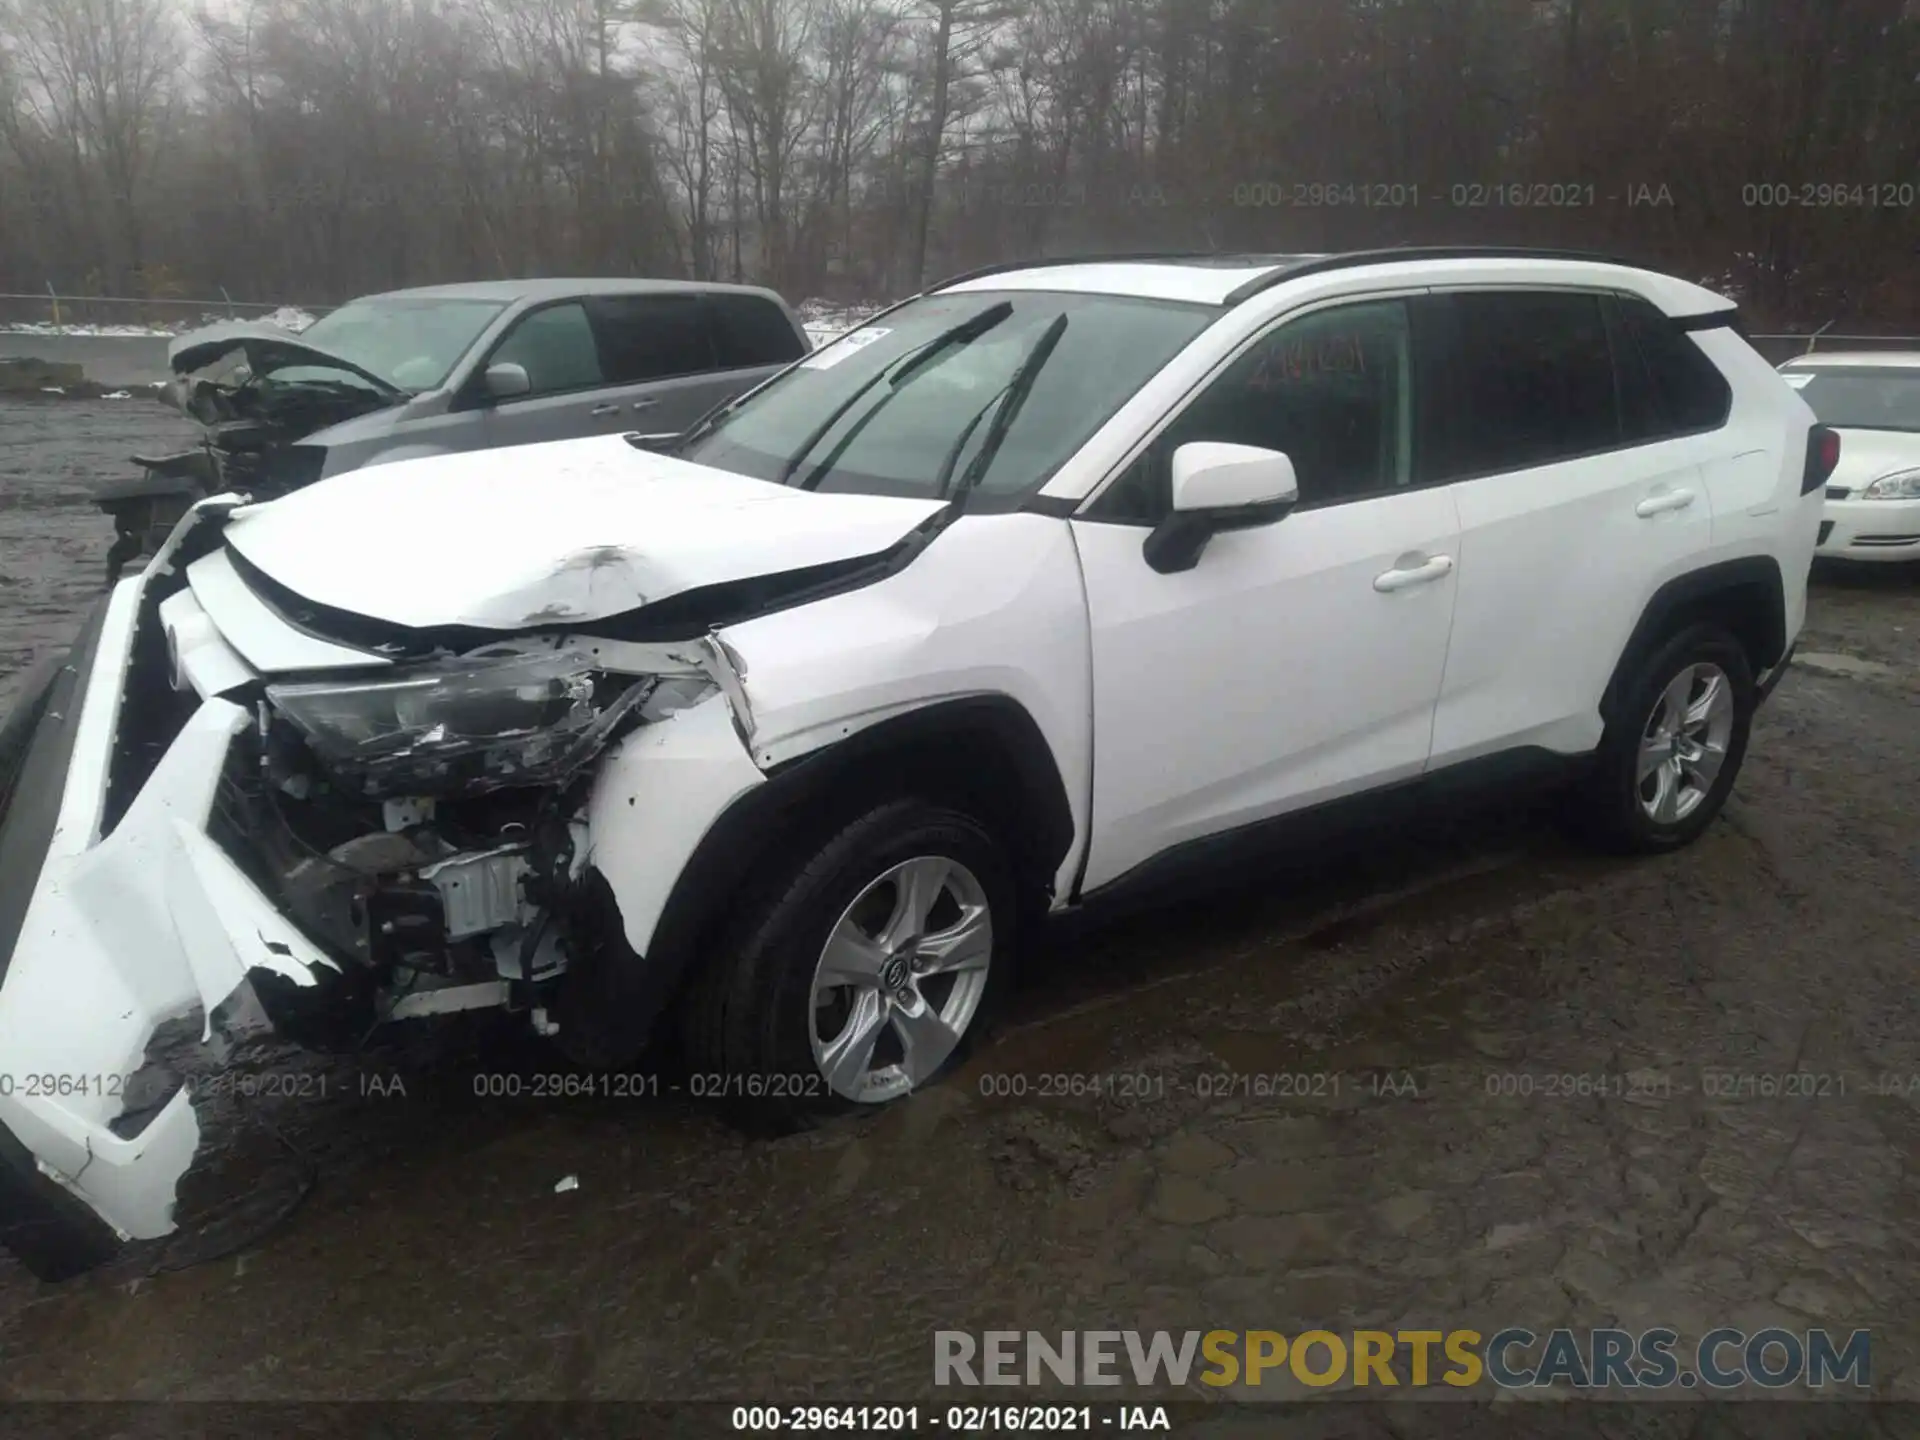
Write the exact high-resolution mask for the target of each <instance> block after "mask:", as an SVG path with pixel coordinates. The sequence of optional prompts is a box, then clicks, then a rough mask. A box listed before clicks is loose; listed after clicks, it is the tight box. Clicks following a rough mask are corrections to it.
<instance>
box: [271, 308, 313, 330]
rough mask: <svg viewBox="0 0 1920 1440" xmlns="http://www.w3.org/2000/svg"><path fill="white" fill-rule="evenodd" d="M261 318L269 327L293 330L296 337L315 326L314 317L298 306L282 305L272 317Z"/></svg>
mask: <svg viewBox="0 0 1920 1440" xmlns="http://www.w3.org/2000/svg"><path fill="white" fill-rule="evenodd" d="M260 318H261V319H263V320H265V321H266V323H267V324H269V325H278V326H280V328H281V329H283V330H291V331H293V333H294V334H296V335H298V334H299V333H300V332H301V331H302V330H304V329H306V328H307V327H308V326H309V325H311V324H313V316H312V315H310V314H308V313H307V312H306V311H305V310H302V309H301V308H300V307H299V306H298V305H282V306H281V307H280V308H279V309H278V310H276V311H274V312H273V313H272V314H271V315H263V316H261V317H260Z"/></svg>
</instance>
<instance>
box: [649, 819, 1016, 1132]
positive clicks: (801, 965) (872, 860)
mask: <svg viewBox="0 0 1920 1440" xmlns="http://www.w3.org/2000/svg"><path fill="white" fill-rule="evenodd" d="M928 855H933V856H940V857H944V858H946V859H950V860H956V861H958V862H960V864H961V865H963V866H965V867H966V869H967V870H969V871H971V872H972V875H973V877H974V878H975V879H977V880H978V881H979V883H980V887H981V889H982V890H983V891H984V894H985V899H986V904H987V906H988V909H989V914H990V917H991V921H992V925H993V945H992V951H991V960H990V963H989V968H988V972H987V981H986V986H985V993H984V994H983V996H982V998H981V1000H980V1003H979V1005H978V1008H977V1009H976V1011H975V1012H974V1015H973V1019H972V1021H971V1023H970V1024H969V1025H968V1026H967V1028H966V1031H965V1032H964V1034H963V1035H962V1037H961V1040H960V1043H959V1044H958V1045H957V1046H956V1047H955V1048H954V1050H953V1052H952V1053H951V1054H950V1055H949V1056H948V1057H947V1058H946V1061H945V1062H944V1063H943V1064H942V1065H940V1066H939V1068H938V1069H937V1070H936V1071H934V1072H933V1073H932V1074H931V1075H930V1076H928V1077H927V1078H926V1079H924V1080H922V1081H920V1082H919V1084H918V1085H916V1086H915V1087H914V1088H916V1089H923V1088H925V1086H926V1085H927V1084H929V1083H932V1082H933V1081H935V1080H937V1079H939V1078H940V1077H941V1076H944V1075H945V1074H947V1073H948V1072H950V1071H951V1070H952V1069H953V1068H954V1067H956V1066H957V1065H959V1064H961V1063H962V1062H963V1061H964V1060H965V1058H966V1056H967V1055H968V1053H969V1052H970V1051H971V1050H972V1049H973V1047H974V1046H975V1045H976V1044H978V1042H979V1041H980V1039H981V1037H982V1035H983V1034H984V1033H985V1031H986V1029H987V1027H988V1026H989V1025H990V1024H991V1021H992V1016H993V1012H994V1010H995V1008H996V1005H997V1002H998V1001H999V999H1000V997H1001V996H1002V995H1004V994H1005V993H1006V988H1007V985H1008V982H1009V979H1010V976H1011V973H1012V970H1013V962H1014V957H1015V954H1016V953H1017V949H1018V936H1017V934H1016V926H1017V918H1016V917H1017V910H1016V903H1015V902H1016V893H1017V892H1016V887H1015V883H1014V876H1013V870H1012V866H1011V864H1010V862H1009V861H1008V859H1007V855H1006V852H1005V850H1004V849H1003V848H1002V847H1001V845H1000V844H999V842H998V841H997V840H995V838H994V837H993V835H992V834H991V833H990V832H989V831H988V829H987V828H986V826H984V825H982V824H981V823H980V822H979V821H978V820H976V819H974V818H973V817H972V816H970V815H966V814H963V813H962V812H960V811H958V810H954V809H950V808H948V807H946V806H943V805H936V804H932V803H930V802H927V801H924V800H919V799H910V798H902V799H894V800H889V801H886V802H885V803H882V804H879V805H876V806H874V807H873V808H871V809H869V810H867V811H866V812H865V813H864V814H862V815H860V816H859V817H858V818H857V819H855V820H853V821H851V822H849V823H847V824H844V825H841V826H839V827H838V828H837V829H836V830H834V831H833V832H832V833H831V834H830V835H828V836H827V837H826V838H825V839H824V840H823V841H822V842H821V843H819V844H816V845H811V846H808V847H807V853H804V854H801V855H797V856H795V857H793V858H792V860H791V861H789V862H787V863H785V864H781V863H775V864H774V865H772V866H771V867H770V868H768V869H767V870H766V871H764V872H763V873H762V875H761V876H760V883H759V884H758V885H757V886H755V887H753V888H752V890H751V891H750V893H749V895H748V896H746V897H743V899H744V901H745V903H744V904H743V905H742V907H741V911H740V914H739V917H738V919H737V921H736V922H735V923H734V924H733V926H732V927H731V928H730V929H729V930H728V931H727V932H726V934H725V935H724V937H723V939H722V942H721V943H720V944H719V945H718V946H717V947H716V948H715V950H714V952H713V953H711V954H709V955H706V956H704V957H702V960H701V966H702V968H701V970H700V972H699V973H698V975H696V977H695V979H694V982H693V984H692V985H691V986H689V988H688V991H687V993H686V995H685V997H684V998H683V1000H682V1002H681V1006H682V1008H681V1015H680V1020H681V1038H682V1044H683V1049H684V1058H685V1063H686V1066H687V1072H688V1081H689V1089H690V1090H692V1091H693V1092H694V1093H695V1094H697V1095H700V1094H704V1095H705V1096H707V1097H709V1098H712V1099H714V1100H715V1101H716V1102H717V1103H718V1104H719V1105H720V1107H721V1110H722V1112H723V1114H724V1115H725V1116H726V1118H727V1119H728V1120H729V1121H731V1122H732V1123H733V1124H734V1125H736V1126H737V1127H739V1128H741V1129H744V1130H747V1131H749V1132H750V1133H753V1134H759V1135H782V1134H790V1133H793V1132H794V1131H796V1130H802V1129H807V1128H811V1127H812V1126H815V1125H818V1124H820V1123H821V1122H823V1121H825V1120H828V1119H831V1118H832V1117H834V1116H836V1115H843V1114H847V1113H851V1112H867V1113H872V1112H874V1111H877V1110H880V1109H883V1108H885V1104H886V1103H889V1102H882V1103H879V1104H868V1103H861V1102H858V1101H854V1100H850V1099H846V1098H843V1097H842V1096H840V1095H837V1094H834V1093H833V1092H832V1091H831V1090H830V1089H829V1088H828V1086H827V1085H826V1083H825V1081H824V1079H823V1077H822V1075H821V1072H820V1068H819V1066H818V1064H817V1063H816V1061H815V1059H814V1053H813V1044H812V1027H813V1025H814V1023H815V1016H814V1008H813V980H814V973H815V968H816V966H817V965H818V963H819V961H820V957H821V953H822V951H823V949H824V948H825V945H826V941H827V938H828V936H829V934H830V933H831V931H832V930H833V927H834V926H835V925H836V924H837V923H838V922H839V920H840V918H841V916H842V915H844V914H846V913H847V911H848V907H849V906H851V905H852V904H853V903H854V902H855V900H856V899H858V898H859V897H860V895H861V892H862V891H864V890H866V889H867V888H868V887H869V886H871V885H872V884H873V883H874V882H875V881H876V880H878V879H879V878H881V877H882V876H884V875H885V874H886V873H887V872H888V871H889V870H890V869H892V868H893V867H894V866H895V865H899V864H902V863H903V862H905V861H908V860H911V859H914V858H916V857H920V856H928ZM899 1098H905V1097H904V1096H902V1097H899Z"/></svg>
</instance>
